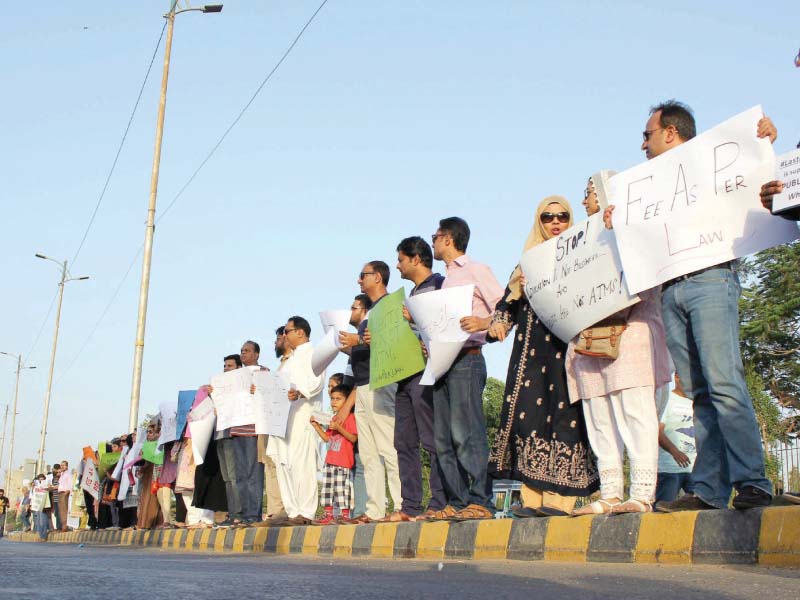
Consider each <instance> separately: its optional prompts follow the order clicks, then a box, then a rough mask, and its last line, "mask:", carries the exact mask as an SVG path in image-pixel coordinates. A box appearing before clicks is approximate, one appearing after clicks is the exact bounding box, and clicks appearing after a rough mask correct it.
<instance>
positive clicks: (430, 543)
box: [392, 521, 450, 558]
mask: <svg viewBox="0 0 800 600" xmlns="http://www.w3.org/2000/svg"><path fill="white" fill-rule="evenodd" d="M449 531H450V523H448V522H447V521H431V522H429V523H428V522H423V523H422V526H421V527H420V529H419V541H418V542H417V558H444V548H445V545H446V544H447V533H448V532H449ZM392 541H394V540H392Z"/></svg>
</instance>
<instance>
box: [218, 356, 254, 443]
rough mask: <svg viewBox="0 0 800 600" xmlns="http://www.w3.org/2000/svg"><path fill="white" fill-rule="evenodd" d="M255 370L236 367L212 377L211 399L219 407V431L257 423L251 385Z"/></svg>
mask: <svg viewBox="0 0 800 600" xmlns="http://www.w3.org/2000/svg"><path fill="white" fill-rule="evenodd" d="M252 384H253V372H252V371H251V370H250V369H248V368H242V369H234V370H233V371H228V372H227V373H221V374H220V375H216V376H214V377H212V378H211V387H212V388H213V390H214V391H213V392H211V400H212V401H213V402H214V408H216V409H217V431H222V430H223V429H229V428H231V427H235V426H239V425H250V424H251V423H255V414H254V404H253V396H252V394H251V393H250V386H251V385H252Z"/></svg>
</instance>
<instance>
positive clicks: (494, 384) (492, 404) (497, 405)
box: [483, 377, 506, 448]
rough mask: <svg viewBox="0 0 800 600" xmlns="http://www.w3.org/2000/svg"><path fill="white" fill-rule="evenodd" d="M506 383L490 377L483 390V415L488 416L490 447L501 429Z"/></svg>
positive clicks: (487, 430)
mask: <svg viewBox="0 0 800 600" xmlns="http://www.w3.org/2000/svg"><path fill="white" fill-rule="evenodd" d="M505 388H506V384H505V383H503V382H502V381H500V380H499V379H496V378H495V377H489V378H487V379H486V387H485V388H484V390H483V415H484V417H485V418H486V435H487V436H488V437H489V448H491V447H492V445H493V444H494V437H495V436H496V435H497V430H498V429H500V413H501V412H502V410H503V393H504V392H505Z"/></svg>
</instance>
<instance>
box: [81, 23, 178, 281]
mask: <svg viewBox="0 0 800 600" xmlns="http://www.w3.org/2000/svg"><path fill="white" fill-rule="evenodd" d="M166 28H167V21H166V20H164V26H163V27H162V28H161V34H160V35H159V36H158V41H157V42H156V47H155V48H154V49H153V56H152V57H151V58H150V64H149V65H148V66H147V72H146V73H145V75H144V81H142V87H141V88H140V89H139V95H138V96H137V97H136V102H135V103H134V105H133V110H132V111H131V116H130V118H129V119H128V125H127V126H126V127H125V132H124V133H123V134H122V139H121V140H120V142H119V148H117V154H116V156H114V162H113V163H112V164H111V169H110V170H109V172H108V176H107V177H106V182H105V184H104V185H103V190H102V191H101V192H100V197H99V198H98V199H97V204H96V205H95V207H94V212H93V213H92V217H91V218H90V219H89V224H88V225H87V226H86V231H84V232H83V237H82V238H81V243H80V244H78V249H77V250H76V251H75V255H74V256H73V257H72V261H70V262H71V263H72V265H73V266H74V265H75V260H76V259H77V258H78V255H79V254H80V253H81V250H82V249H83V244H84V242H85V241H86V238H87V236H88V235H89V231H90V230H91V229H92V225H93V224H94V219H95V217H97V211H99V210H100V205H101V204H102V203H103V198H105V195H106V190H108V184H109V183H110V182H111V176H112V175H113V174H114V169H116V167H117V163H118V162H119V157H120V154H122V147H123V146H124V145H125V140H126V139H127V137H128V132H129V131H130V129H131V124H132V123H133V118H134V116H135V115H136V109H137V108H139V102H140V101H141V100H142V94H144V88H145V86H146V85H147V80H148V79H149V78H150V71H152V69H153V63H155V60H156V54H157V53H158V48H159V47H160V46H161V40H162V39H164V31H165V30H166Z"/></svg>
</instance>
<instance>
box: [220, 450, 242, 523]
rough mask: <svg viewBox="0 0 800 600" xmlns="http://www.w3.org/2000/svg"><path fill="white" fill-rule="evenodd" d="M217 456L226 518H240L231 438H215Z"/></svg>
mask: <svg viewBox="0 0 800 600" xmlns="http://www.w3.org/2000/svg"><path fill="white" fill-rule="evenodd" d="M217 458H219V471H220V473H221V474H222V480H223V481H224V482H225V498H226V499H227V501H228V518H229V519H241V518H242V502H241V500H240V498H239V488H238V487H237V485H236V459H235V458H234V452H233V438H221V439H219V440H217Z"/></svg>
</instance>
